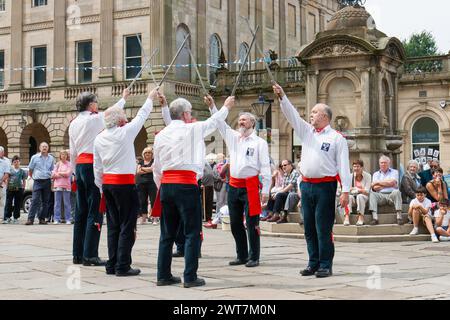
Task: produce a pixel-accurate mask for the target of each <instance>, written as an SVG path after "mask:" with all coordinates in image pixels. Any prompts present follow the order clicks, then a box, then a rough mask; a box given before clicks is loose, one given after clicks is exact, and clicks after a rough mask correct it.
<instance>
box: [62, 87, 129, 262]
mask: <svg viewBox="0 0 450 320" xmlns="http://www.w3.org/2000/svg"><path fill="white" fill-rule="evenodd" d="M129 95H130V92H129V91H128V90H127V89H125V90H124V91H123V94H122V99H120V100H119V102H118V103H117V104H116V105H117V106H119V107H120V108H122V109H123V108H124V106H125V103H126V98H127V97H128V96H129ZM76 105H77V110H78V111H79V115H78V116H77V117H76V118H75V119H74V120H73V121H72V123H71V124H70V127H69V144H70V161H71V163H72V168H74V172H75V176H76V183H77V204H76V209H75V224H74V228H73V263H74V264H81V263H83V265H85V266H92V265H93V266H103V265H105V264H106V261H103V260H101V259H100V258H99V257H98V244H99V241H100V231H101V226H102V223H103V215H102V214H101V213H100V212H99V205H100V191H99V189H98V188H97V186H96V185H95V183H94V169H93V163H94V139H95V138H96V137H97V135H98V134H99V133H100V132H102V131H103V130H104V128H105V126H104V123H103V119H104V113H103V112H99V110H98V101H97V96H96V95H94V94H92V93H89V92H83V93H81V94H80V95H79V96H78V97H77V102H76Z"/></svg>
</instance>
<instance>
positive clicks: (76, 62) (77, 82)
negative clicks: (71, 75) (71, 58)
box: [75, 39, 94, 84]
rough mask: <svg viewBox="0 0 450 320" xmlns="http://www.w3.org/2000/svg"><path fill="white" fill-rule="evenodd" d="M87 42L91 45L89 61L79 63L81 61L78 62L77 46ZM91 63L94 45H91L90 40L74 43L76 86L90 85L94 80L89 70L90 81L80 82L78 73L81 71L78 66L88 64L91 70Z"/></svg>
mask: <svg viewBox="0 0 450 320" xmlns="http://www.w3.org/2000/svg"><path fill="white" fill-rule="evenodd" d="M87 42H90V43H91V61H82V62H81V61H79V54H78V52H79V47H78V45H79V44H80V43H87ZM93 61H94V44H93V41H92V39H87V40H80V41H76V42H75V68H76V69H75V70H76V72H75V82H76V84H86V83H92V82H93V78H94V77H93V70H91V80H90V81H86V82H80V72H81V71H82V70H80V65H86V64H90V65H91V66H90V67H91V68H92V66H93ZM77 68H78V70H77ZM84 71H85V70H84Z"/></svg>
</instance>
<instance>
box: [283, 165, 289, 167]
mask: <svg viewBox="0 0 450 320" xmlns="http://www.w3.org/2000/svg"><path fill="white" fill-rule="evenodd" d="M288 165H289V164H282V165H281V166H282V167H287V166H288Z"/></svg>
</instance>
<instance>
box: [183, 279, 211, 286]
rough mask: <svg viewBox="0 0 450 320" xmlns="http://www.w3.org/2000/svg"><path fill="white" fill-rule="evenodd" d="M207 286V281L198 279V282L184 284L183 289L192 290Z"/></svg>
mask: <svg viewBox="0 0 450 320" xmlns="http://www.w3.org/2000/svg"><path fill="white" fill-rule="evenodd" d="M205 284H206V282H205V280H204V279H202V278H197V280H195V281H192V282H185V283H183V287H185V288H192V287H201V286H204V285H205Z"/></svg>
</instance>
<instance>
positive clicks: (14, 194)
mask: <svg viewBox="0 0 450 320" xmlns="http://www.w3.org/2000/svg"><path fill="white" fill-rule="evenodd" d="M22 199H23V189H17V190H15V191H11V190H7V191H6V203H5V220H6V219H9V218H11V216H12V214H13V212H14V219H19V218H20V207H21V206H22ZM13 201H14V211H13Z"/></svg>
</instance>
